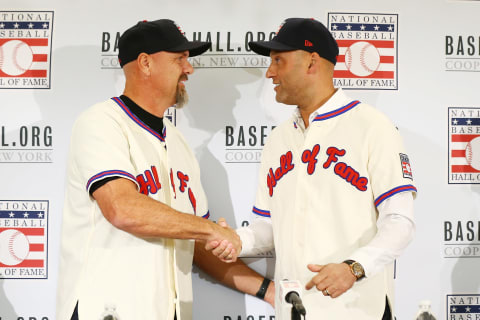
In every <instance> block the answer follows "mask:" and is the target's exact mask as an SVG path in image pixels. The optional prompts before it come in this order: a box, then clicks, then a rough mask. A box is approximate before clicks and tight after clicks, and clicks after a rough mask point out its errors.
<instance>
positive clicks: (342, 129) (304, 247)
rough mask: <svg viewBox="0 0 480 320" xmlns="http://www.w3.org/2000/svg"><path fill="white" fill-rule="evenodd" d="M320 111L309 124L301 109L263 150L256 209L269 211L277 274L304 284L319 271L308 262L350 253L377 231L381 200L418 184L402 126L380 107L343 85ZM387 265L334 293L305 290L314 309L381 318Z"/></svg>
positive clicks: (315, 314)
mask: <svg viewBox="0 0 480 320" xmlns="http://www.w3.org/2000/svg"><path fill="white" fill-rule="evenodd" d="M318 111H319V112H320V114H318V115H317V116H316V117H315V118H314V119H313V121H311V123H310V126H309V128H308V130H306V131H305V132H303V130H301V129H300V128H299V126H300V124H297V122H296V117H295V116H294V117H292V118H291V119H290V120H289V121H287V122H285V123H283V124H281V125H280V126H278V127H277V128H275V129H274V130H273V131H272V132H271V134H270V136H269V138H268V140H267V143H266V145H265V147H264V150H263V154H262V163H261V168H260V175H259V183H258V190H257V198H256V202H255V206H254V208H253V212H254V213H255V214H256V215H258V216H262V217H271V221H272V228H273V239H274V244H275V249H276V268H275V280H276V281H279V280H282V279H290V280H300V281H301V282H302V283H303V284H306V283H307V282H308V281H309V280H310V279H311V278H312V277H313V276H314V273H312V272H310V271H309V270H308V269H307V264H310V263H311V264H327V263H332V262H336V263H340V262H342V261H344V260H346V259H348V258H349V257H350V255H351V254H352V253H353V252H354V251H355V250H356V249H358V248H360V247H363V246H365V245H367V244H368V243H369V242H370V241H371V239H372V238H373V237H374V236H375V234H376V231H377V228H376V218H377V209H376V207H377V206H379V205H380V204H381V203H382V202H383V201H385V199H388V198H389V197H391V196H392V195H395V194H398V193H400V192H414V193H415V192H416V188H415V187H414V185H413V178H412V174H411V170H410V164H409V160H408V157H407V155H406V154H405V151H404V147H403V142H402V139H401V137H400V134H399V133H398V131H397V129H396V128H395V127H394V126H393V124H392V123H391V122H390V121H389V120H388V119H387V118H386V117H385V116H384V115H383V114H382V113H381V112H379V111H377V110H376V109H374V108H373V107H371V106H369V105H366V104H363V103H360V102H359V101H355V100H352V99H349V98H348V97H347V96H346V95H345V94H344V93H343V91H342V90H341V89H338V90H337V92H336V93H335V94H334V95H333V96H332V97H331V98H330V99H329V101H327V102H326V103H325V104H324V105H323V106H322V107H321V108H320V109H319V110H318ZM386 269H391V268H390V267H389V268H385V269H384V270H382V271H381V272H379V273H377V274H375V275H373V276H371V277H368V278H365V279H363V280H361V281H359V282H357V283H355V284H354V286H353V287H352V288H351V289H350V290H348V291H347V292H346V293H344V294H343V295H342V296H340V297H338V298H335V299H331V298H330V297H325V296H323V294H322V293H321V292H319V291H317V290H316V289H312V290H309V291H305V292H304V293H303V302H304V305H305V307H306V310H307V315H308V317H309V318H310V319H328V320H332V319H338V320H345V319H371V320H373V319H374V320H378V319H381V318H382V315H383V312H384V309H385V296H386V295H387V294H389V293H390V289H391V285H392V280H393V279H392V274H391V270H386ZM277 293H278V292H277ZM276 298H277V300H276V302H275V305H276V307H277V308H276V314H277V317H278V319H283V317H282V316H283V315H282V314H281V313H282V310H281V309H282V308H281V306H282V303H281V302H280V300H279V296H278V294H277V297H276Z"/></svg>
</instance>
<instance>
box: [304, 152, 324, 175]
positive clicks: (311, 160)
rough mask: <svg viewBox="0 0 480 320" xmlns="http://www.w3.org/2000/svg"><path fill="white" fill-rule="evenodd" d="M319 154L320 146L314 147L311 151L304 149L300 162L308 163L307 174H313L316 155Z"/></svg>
mask: <svg viewBox="0 0 480 320" xmlns="http://www.w3.org/2000/svg"><path fill="white" fill-rule="evenodd" d="M318 152H320V146H319V145H318V144H316V145H314V146H313V148H312V150H311V151H310V150H308V149H306V150H305V151H303V153H302V161H303V163H308V165H307V173H308V174H310V175H311V174H313V173H314V172H315V166H316V165H317V162H318V160H317V155H318Z"/></svg>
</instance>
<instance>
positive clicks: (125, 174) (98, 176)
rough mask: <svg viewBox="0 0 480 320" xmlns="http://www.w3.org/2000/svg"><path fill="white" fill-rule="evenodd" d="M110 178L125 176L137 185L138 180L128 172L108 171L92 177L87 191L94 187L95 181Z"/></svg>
mask: <svg viewBox="0 0 480 320" xmlns="http://www.w3.org/2000/svg"><path fill="white" fill-rule="evenodd" d="M109 176H123V177H126V178H128V179H131V180H133V181H134V182H135V183H137V180H136V179H135V177H134V176H133V175H131V174H130V173H128V172H126V171H121V170H107V171H102V172H100V173H97V174H96V175H94V176H93V177H91V178H90V179H89V180H88V182H87V191H88V190H89V188H90V186H91V185H92V183H94V182H95V181H98V180H102V179H104V178H106V177H109Z"/></svg>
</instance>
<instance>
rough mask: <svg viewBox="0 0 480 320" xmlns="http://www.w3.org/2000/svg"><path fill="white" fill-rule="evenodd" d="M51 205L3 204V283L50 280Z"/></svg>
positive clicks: (0, 208) (0, 259) (0, 243)
mask: <svg viewBox="0 0 480 320" xmlns="http://www.w3.org/2000/svg"><path fill="white" fill-rule="evenodd" d="M47 240H48V201H34V200H32V201H30V200H25V201H10V200H0V279H46V278H47V249H48V246H47V245H48V241H47Z"/></svg>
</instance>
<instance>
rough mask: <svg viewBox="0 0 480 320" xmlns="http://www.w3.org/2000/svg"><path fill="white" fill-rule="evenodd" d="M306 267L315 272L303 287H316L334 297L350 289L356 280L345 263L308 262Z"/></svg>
mask: <svg viewBox="0 0 480 320" xmlns="http://www.w3.org/2000/svg"><path fill="white" fill-rule="evenodd" d="M307 267H308V269H309V270H310V271H312V272H317V274H316V275H315V276H314V277H313V278H312V279H311V280H310V281H309V282H308V283H307V285H306V286H305V288H306V289H307V290H310V289H312V288H313V287H316V288H317V290H318V291H321V292H322V293H323V295H324V296H330V297H332V298H336V297H338V296H340V295H342V294H343V293H344V292H346V291H347V290H348V289H350V288H351V287H352V286H353V284H354V283H355V281H357V278H356V277H355V276H354V275H353V273H352V271H350V267H349V266H348V265H347V264H346V263H329V264H326V265H319V264H309V265H308V266H307Z"/></svg>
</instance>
